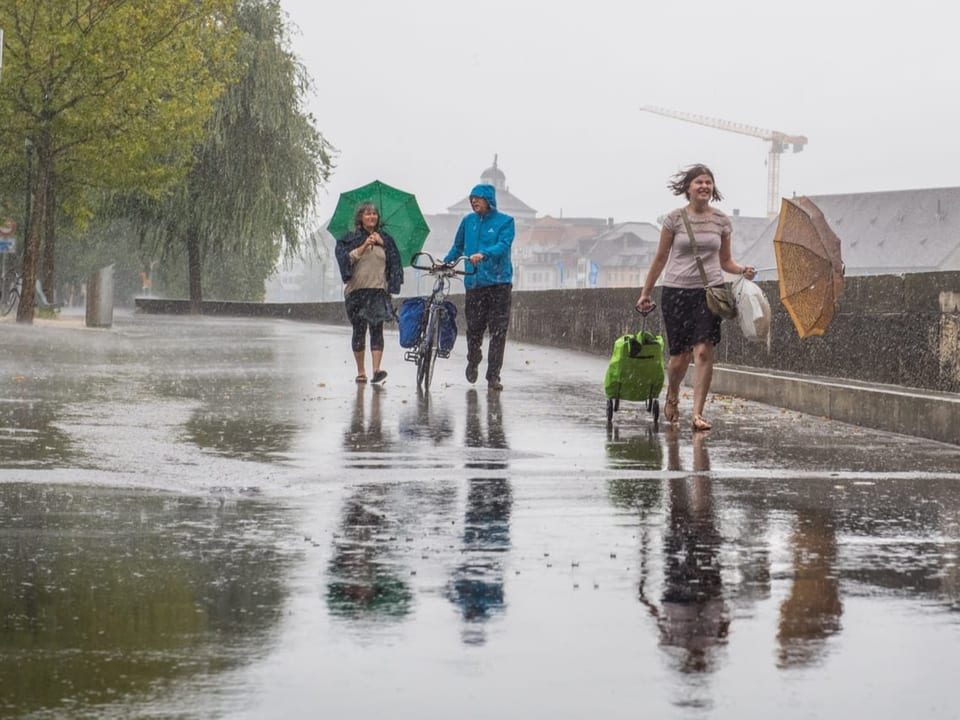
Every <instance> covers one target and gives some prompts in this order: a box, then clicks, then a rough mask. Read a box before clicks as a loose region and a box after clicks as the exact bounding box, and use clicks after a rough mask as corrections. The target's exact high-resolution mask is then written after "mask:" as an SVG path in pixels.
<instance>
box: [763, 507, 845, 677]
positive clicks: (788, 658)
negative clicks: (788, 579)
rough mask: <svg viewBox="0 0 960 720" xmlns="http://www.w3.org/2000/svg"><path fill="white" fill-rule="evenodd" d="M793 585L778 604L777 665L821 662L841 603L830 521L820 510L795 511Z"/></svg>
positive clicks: (836, 625) (837, 621) (837, 627)
mask: <svg viewBox="0 0 960 720" xmlns="http://www.w3.org/2000/svg"><path fill="white" fill-rule="evenodd" d="M792 545H793V583H792V585H791V588H790V595H789V597H787V599H786V600H784V601H783V603H782V604H781V605H780V626H779V632H778V633H777V640H778V641H779V643H780V652H779V655H778V658H779V665H780V667H783V668H785V667H791V666H806V665H811V664H815V663H817V662H819V661H820V659H821V657H822V655H823V653H824V651H825V647H826V640H827V639H828V638H829V637H830V636H831V635H834V634H836V633H838V632H840V616H841V615H842V613H843V603H842V602H841V600H840V581H839V578H838V577H837V575H836V570H835V565H836V561H837V543H836V537H835V530H834V524H833V519H832V518H831V516H830V513H829V511H826V510H822V509H807V508H804V509H802V510H800V512H799V513H798V515H797V520H796V528H795V530H794V533H793V542H792Z"/></svg>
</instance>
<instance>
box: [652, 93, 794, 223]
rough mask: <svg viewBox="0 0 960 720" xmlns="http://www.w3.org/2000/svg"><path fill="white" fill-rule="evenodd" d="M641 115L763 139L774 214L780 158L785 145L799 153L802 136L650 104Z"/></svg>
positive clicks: (771, 213) (769, 204)
mask: <svg viewBox="0 0 960 720" xmlns="http://www.w3.org/2000/svg"><path fill="white" fill-rule="evenodd" d="M640 110H641V111H642V112H649V113H654V114H656V115H663V116H664V117H669V118H673V119H675V120H683V121H684V122H690V123H694V124H696V125H705V126H706V127H712V128H716V129H718V130H726V131H728V132H735V133H739V134H741V135H749V136H750V137H758V138H760V139H761V140H767V141H768V142H769V143H770V152H769V153H768V156H767V215H768V216H770V217H773V216H774V215H776V214H777V212H778V207H779V204H780V203H779V197H780V155H781V154H782V153H783V151H784V149H785V148H786V147H788V146H792V147H793V152H800V151H801V150H803V148H804V146H805V145H806V144H807V138H806V136H805V135H789V134H787V133H784V132H780V131H779V130H767V129H765V128H760V127H755V126H753V125H745V124H744V123H736V122H731V121H729V120H721V119H719V118H712V117H708V116H706V115H698V114H696V113H688V112H682V111H680V110H670V109H669V108H661V107H655V106H653V105H644V106H643V107H641V108H640Z"/></svg>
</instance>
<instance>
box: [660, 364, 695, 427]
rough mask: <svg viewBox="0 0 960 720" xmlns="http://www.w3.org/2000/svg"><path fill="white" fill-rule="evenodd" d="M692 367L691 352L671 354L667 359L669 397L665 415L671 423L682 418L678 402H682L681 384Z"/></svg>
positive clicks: (664, 409) (666, 401)
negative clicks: (688, 369)
mask: <svg viewBox="0 0 960 720" xmlns="http://www.w3.org/2000/svg"><path fill="white" fill-rule="evenodd" d="M688 367H690V353H688V352H686V353H681V354H680V355H671V356H670V359H669V360H667V397H666V399H665V400H664V408H663V416H664V417H665V418H666V419H667V420H668V421H669V422H671V423H674V422H677V421H678V420H679V419H680V412H679V408H678V407H677V404H678V403H679V402H680V384H681V383H682V382H683V378H684V376H685V375H686V374H687V368H688Z"/></svg>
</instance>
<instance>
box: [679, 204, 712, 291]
mask: <svg viewBox="0 0 960 720" xmlns="http://www.w3.org/2000/svg"><path fill="white" fill-rule="evenodd" d="M680 217H682V218H683V226H684V227H685V228H686V229H687V236H688V237H689V238H690V247H692V248H693V256H694V257H695V258H696V259H697V270H699V271H700V282H702V283H703V286H704V287H705V288H706V287H710V286H709V284H708V283H707V271H706V270H704V269H703V260H701V259H700V250H699V249H698V248H697V238H696V236H695V235H694V234H693V228H692V227H690V218H688V217H687V209H686V208H682V209H681V210H680Z"/></svg>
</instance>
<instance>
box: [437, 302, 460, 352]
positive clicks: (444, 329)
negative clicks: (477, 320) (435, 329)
mask: <svg viewBox="0 0 960 720" xmlns="http://www.w3.org/2000/svg"><path fill="white" fill-rule="evenodd" d="M443 309H444V310H445V311H446V312H444V313H443V320H441V322H440V352H441V353H444V354H445V355H449V354H450V351H451V350H453V345H454V343H455V342H457V306H456V305H454V304H453V303H452V302H450V301H449V300H444V301H443Z"/></svg>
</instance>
